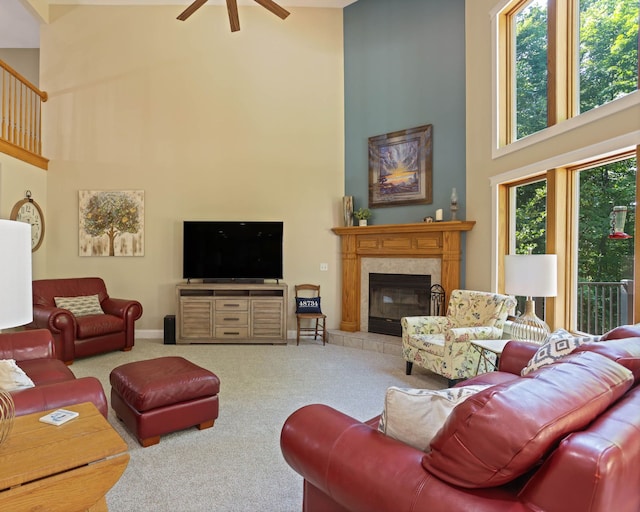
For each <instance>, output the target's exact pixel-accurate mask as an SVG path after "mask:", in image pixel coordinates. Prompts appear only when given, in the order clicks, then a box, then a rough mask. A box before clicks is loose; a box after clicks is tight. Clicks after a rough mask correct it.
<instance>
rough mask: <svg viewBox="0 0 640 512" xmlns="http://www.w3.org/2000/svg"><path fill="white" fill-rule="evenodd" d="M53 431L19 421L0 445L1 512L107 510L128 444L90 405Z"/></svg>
mask: <svg viewBox="0 0 640 512" xmlns="http://www.w3.org/2000/svg"><path fill="white" fill-rule="evenodd" d="M65 409H69V410H72V411H77V412H79V413H80V416H78V417H77V418H75V419H73V420H71V421H68V422H67V423H65V424H63V425H60V426H58V427H56V426H54V425H48V424H46V423H42V422H41V421H38V418H40V417H42V416H44V415H45V414H46V413H47V412H51V411H45V412H38V413H35V414H29V415H26V416H19V417H17V418H16V419H15V420H14V424H13V429H12V430H11V433H10V434H9V436H8V438H7V440H6V441H5V442H4V443H3V444H2V445H0V510H6V511H9V510H11V511H12V512H19V511H23V510H25V511H26V510H47V511H48V512H57V511H60V512H74V511H81V510H82V511H91V512H97V511H106V510H107V501H106V498H105V495H106V493H107V491H108V490H109V489H111V487H113V485H114V484H115V483H116V482H117V481H118V479H119V478H120V476H121V475H122V473H123V472H124V470H125V468H126V467H127V464H128V463H129V454H128V453H127V444H126V443H125V442H124V441H123V439H122V438H121V437H120V436H119V435H118V433H117V432H116V431H115V430H114V429H113V428H112V427H111V425H109V423H108V422H107V420H105V418H104V416H102V414H100V412H99V411H98V409H96V407H95V405H93V404H92V403H84V404H80V405H72V406H69V407H65Z"/></svg>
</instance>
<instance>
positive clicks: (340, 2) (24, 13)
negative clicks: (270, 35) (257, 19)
mask: <svg viewBox="0 0 640 512" xmlns="http://www.w3.org/2000/svg"><path fill="white" fill-rule="evenodd" d="M356 1H357V0H279V1H277V3H278V4H280V5H281V6H283V7H331V8H339V9H341V8H343V7H346V6H347V5H349V4H352V3H355V2H356ZM190 3H191V0H49V4H65V5H188V4H190ZM208 4H209V5H226V3H225V0H209V1H208ZM238 5H257V4H256V3H255V2H253V1H252V0H238ZM39 47H40V29H39V21H38V20H37V19H36V17H35V16H34V15H32V14H31V11H30V10H29V8H28V2H27V1H26V0H0V48H39Z"/></svg>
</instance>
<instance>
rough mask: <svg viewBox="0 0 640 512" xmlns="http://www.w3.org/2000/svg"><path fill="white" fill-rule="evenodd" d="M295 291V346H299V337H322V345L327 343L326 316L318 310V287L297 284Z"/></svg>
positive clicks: (315, 285) (315, 338)
mask: <svg viewBox="0 0 640 512" xmlns="http://www.w3.org/2000/svg"><path fill="white" fill-rule="evenodd" d="M295 290H296V323H297V335H296V345H299V344H300V335H305V334H308V335H311V334H313V339H314V340H317V339H318V334H321V335H322V344H323V345H324V344H325V343H326V341H327V325H326V324H327V315H325V314H323V313H322V310H321V308H320V285H317V284H298V285H296V286H295Z"/></svg>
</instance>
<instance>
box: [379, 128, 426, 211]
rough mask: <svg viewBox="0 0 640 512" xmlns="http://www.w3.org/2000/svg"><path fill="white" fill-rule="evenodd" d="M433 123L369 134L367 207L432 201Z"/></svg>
mask: <svg viewBox="0 0 640 512" xmlns="http://www.w3.org/2000/svg"><path fill="white" fill-rule="evenodd" d="M432 138H433V125H431V124H427V125H423V126H417V127H415V128H408V129H406V130H399V131H396V132H391V133H387V134H385V135H377V136H375V137H369V144H368V146H369V207H370V208H382V207H386V206H402V205H411V204H431V203H432V202H433V142H432Z"/></svg>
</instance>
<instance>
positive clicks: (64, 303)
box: [53, 294, 104, 316]
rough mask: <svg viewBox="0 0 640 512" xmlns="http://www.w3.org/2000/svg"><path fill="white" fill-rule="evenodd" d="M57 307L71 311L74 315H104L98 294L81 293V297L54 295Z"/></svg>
mask: <svg viewBox="0 0 640 512" xmlns="http://www.w3.org/2000/svg"><path fill="white" fill-rule="evenodd" d="M53 300H54V302H55V303H56V307H58V308H62V309H67V310H69V311H71V313H72V314H73V316H87V315H102V314H104V311H102V307H101V306H100V300H99V299H98V295H97V294H96V295H81V296H79V297H54V298H53Z"/></svg>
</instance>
